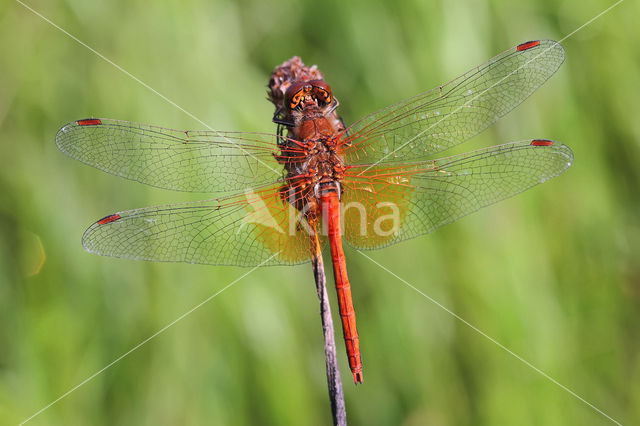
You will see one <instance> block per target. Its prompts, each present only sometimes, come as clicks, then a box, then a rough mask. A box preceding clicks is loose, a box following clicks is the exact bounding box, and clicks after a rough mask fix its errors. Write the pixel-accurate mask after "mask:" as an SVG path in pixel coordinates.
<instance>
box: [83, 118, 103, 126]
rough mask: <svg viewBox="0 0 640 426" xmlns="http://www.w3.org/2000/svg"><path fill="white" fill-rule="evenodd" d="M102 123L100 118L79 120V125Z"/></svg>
mask: <svg viewBox="0 0 640 426" xmlns="http://www.w3.org/2000/svg"><path fill="white" fill-rule="evenodd" d="M99 124H102V120H100V119H99V118H87V119H86V120H78V126H97V125H99Z"/></svg>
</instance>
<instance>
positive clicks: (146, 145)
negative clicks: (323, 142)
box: [56, 119, 298, 193]
mask: <svg viewBox="0 0 640 426" xmlns="http://www.w3.org/2000/svg"><path fill="white" fill-rule="evenodd" d="M277 139H278V136H276V135H271V134H266V133H264V134H263V133H242V132H214V131H181V130H172V129H165V128H162V127H156V126H150V125H147V124H139V123H132V122H127V121H118V120H110V119H87V120H78V121H74V122H72V123H69V124H67V125H66V126H64V127H62V128H61V129H60V131H58V134H57V135H56V144H57V145H58V148H60V150H61V151H62V152H64V153H65V154H67V155H68V156H70V157H72V158H75V159H76V160H79V161H82V162H83V163H86V164H89V165H91V166H93V167H96V168H98V169H101V170H104V171H105V172H108V173H111V174H114V175H117V176H122V177H125V178H128V179H131V180H135V181H138V182H142V183H145V184H148V185H152V186H156V187H160V188H165V189H172V190H178V191H192V192H211V193H228V192H230V191H239V190H244V189H245V188H248V187H255V186H259V185H262V184H267V183H271V182H275V181H277V180H278V179H279V178H281V177H282V166H281V165H279V164H278V161H277V160H276V159H275V158H274V155H275V154H276V153H278V151H276V149H277ZM296 155H298V153H297V152H292V153H291V156H296Z"/></svg>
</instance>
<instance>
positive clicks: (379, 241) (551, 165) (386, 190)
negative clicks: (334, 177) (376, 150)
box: [342, 140, 573, 249]
mask: <svg viewBox="0 0 640 426" xmlns="http://www.w3.org/2000/svg"><path fill="white" fill-rule="evenodd" d="M572 162H573V153H572V152H571V149H569V147H567V146H566V145H563V144H561V143H558V142H552V141H547V140H534V141H526V142H513V143H508V144H504V145H498V146H494V147H490V148H485V149H481V150H478V151H473V152H469V153H466V154H461V155H455V156H452V157H447V158H442V159H439V160H432V161H428V162H416V163H414V164H401V165H388V164H387V165H377V166H374V167H371V168H366V167H363V169H366V170H360V169H361V167H359V166H356V167H353V168H351V169H350V170H349V172H348V175H347V177H346V178H345V180H344V181H343V186H344V188H345V190H344V194H343V197H342V199H343V209H344V216H345V220H344V222H345V240H346V241H347V242H348V243H349V244H351V245H352V246H354V247H356V248H359V249H373V248H380V247H384V246H387V245H390V244H395V243H397V242H400V241H403V240H406V239H409V238H414V237H417V236H419V235H423V234H427V233H430V232H432V231H434V230H435V229H437V228H439V227H440V226H442V225H446V224H448V223H451V222H453V221H454V220H457V219H459V218H461V217H463V216H466V215H468V214H469V213H472V212H474V211H476V210H478V209H480V208H482V207H485V206H488V205H490V204H493V203H495V202H497V201H500V200H503V199H505V198H508V197H511V196H513V195H515V194H518V193H520V192H522V191H524V190H526V189H528V188H531V187H532V186H535V185H537V184H539V183H543V182H545V181H546V180H548V179H550V178H552V177H554V176H557V175H559V174H560V173H562V172H563V171H565V170H566V169H567V168H568V167H569V166H570V165H571V163H572Z"/></svg>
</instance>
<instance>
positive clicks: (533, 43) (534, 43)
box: [517, 40, 540, 52]
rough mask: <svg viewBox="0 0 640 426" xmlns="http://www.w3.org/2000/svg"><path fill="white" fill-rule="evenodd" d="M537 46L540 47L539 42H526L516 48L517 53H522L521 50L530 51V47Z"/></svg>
mask: <svg viewBox="0 0 640 426" xmlns="http://www.w3.org/2000/svg"><path fill="white" fill-rule="evenodd" d="M538 45H540V40H536V41H528V42H526V43H522V44H519V45H518V47H517V51H518V52H522V51H523V50H527V49H531V48H532V47H536V46H538Z"/></svg>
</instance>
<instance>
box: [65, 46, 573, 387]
mask: <svg viewBox="0 0 640 426" xmlns="http://www.w3.org/2000/svg"><path fill="white" fill-rule="evenodd" d="M563 61H564V49H563V48H562V46H561V45H560V44H558V43H557V42H555V41H552V40H535V41H529V42H526V43H522V44H519V45H517V46H514V47H513V48H510V49H508V50H506V51H504V52H503V53H501V54H499V55H497V56H495V57H494V58H492V59H490V60H489V61H487V62H486V63H484V64H482V65H478V66H476V67H474V68H472V69H471V70H470V71H468V72H466V73H464V74H463V75H461V76H459V77H457V78H455V79H453V80H452V81H450V82H448V83H446V84H442V85H440V86H438V87H436V88H434V89H432V90H429V91H426V92H423V93H421V94H418V95H416V96H413V97H411V98H408V99H405V100H402V101H400V102H398V103H395V104H393V105H391V106H388V107H386V108H383V109H380V110H378V111H376V112H373V113H371V114H369V115H366V116H364V117H363V118H361V119H360V120H357V121H355V122H354V123H353V124H351V125H349V126H346V125H345V124H344V122H343V121H342V119H341V118H340V116H339V115H338V113H337V108H338V105H339V102H338V100H337V98H336V97H335V96H334V95H333V93H332V91H331V87H330V86H329V85H328V84H327V83H326V82H325V81H324V77H323V75H322V73H321V72H320V71H319V70H318V69H317V67H316V66H313V67H307V66H305V65H304V64H303V63H302V62H301V60H300V59H299V58H297V57H294V58H293V59H291V60H289V61H287V62H285V63H283V64H282V65H281V66H279V67H276V69H275V70H274V72H273V74H272V76H271V80H270V82H269V90H270V92H269V98H270V100H271V101H272V102H273V103H274V105H275V107H276V111H275V113H274V116H273V120H272V121H273V122H275V123H276V124H277V131H276V132H275V133H257V132H252V133H250V132H222V131H216V130H206V131H184V130H173V129H168V128H163V127H157V126H153V125H147V124H139V123H133V122H128V121H119V120H113V119H105V118H88V119H82V120H77V121H73V122H71V123H69V124H67V125H65V126H63V127H62V128H61V129H60V130H59V131H58V133H57V135H56V144H57V146H58V148H59V149H60V150H61V151H62V152H63V153H65V154H66V155H68V156H69V157H71V158H74V159H76V160H79V161H81V162H83V163H86V164H88V165H91V166H93V167H96V168H98V169H101V170H103V171H105V172H108V173H111V174H113V175H117V176H121V177H124V178H127V179H131V180H134V181H138V182H142V183H144V184H147V185H151V186H154V187H159V188H164V189H169V190H175V191H189V192H198V193H207V194H211V195H210V196H209V198H207V199H206V200H203V201H196V202H186V203H179V204H170V205H162V206H156V207H144V208H138V209H134V210H126V211H119V212H117V213H112V214H110V215H107V216H105V217H103V218H101V219H99V220H97V221H96V222H95V223H93V224H92V225H91V226H90V227H89V228H88V229H87V230H86V232H85V233H84V235H83V237H82V243H83V245H84V247H85V249H86V250H87V251H89V252H91V253H96V254H99V255H105V256H113V257H120V258H128V259H139V260H148V261H163V262H186V263H198V264H211V265H236V266H244V267H256V266H266V265H295V264H300V263H305V262H309V261H310V260H311V259H312V258H313V256H317V255H318V253H319V252H321V250H323V249H324V248H325V247H326V246H327V245H328V246H329V249H330V253H331V258H332V264H333V270H334V279H335V284H336V290H337V295H338V304H339V312H340V317H341V321H342V326H343V335H344V340H345V348H346V352H347V357H348V360H349V367H350V369H351V372H352V374H353V379H354V382H355V383H356V384H359V383H362V382H363V371H362V357H361V353H360V346H359V336H358V333H357V328H356V320H355V309H354V305H353V300H352V296H351V285H350V282H349V278H348V274H347V267H346V258H345V254H344V250H343V242H344V243H346V244H348V245H349V246H351V247H353V248H355V249H357V250H369V249H378V248H382V247H386V246H389V245H392V244H395V243H399V242H401V241H404V240H408V239H410V238H414V237H418V236H420V235H424V234H428V233H430V232H432V231H434V230H435V229H437V228H439V227H440V226H443V225H445V224H448V223H451V222H453V221H455V220H457V219H459V218H461V217H463V216H465V215H468V214H470V213H472V212H474V211H477V210H478V209H480V208H482V207H485V206H488V205H490V204H493V203H495V202H497V201H500V200H503V199H505V198H508V197H511V196H513V195H515V194H517V193H520V192H522V191H524V190H526V189H528V188H530V187H533V186H535V185H537V184H540V183H543V182H545V181H546V180H548V179H550V178H552V177H555V176H557V175H559V174H561V173H562V172H564V171H565V170H566V169H567V168H568V167H569V166H571V164H572V162H573V153H572V151H571V149H570V148H569V147H567V146H566V145H564V144H562V143H560V142H555V141H552V140H549V139H528V140H524V141H518V142H511V143H505V144H502V145H497V146H493V147H488V148H482V149H478V150H475V151H472V152H468V153H464V154H457V155H449V156H440V155H437V154H441V153H442V152H444V151H446V150H448V149H450V148H452V147H454V146H456V145H458V144H460V143H462V142H465V141H467V140H468V139H470V138H472V137H473V136H475V135H477V134H479V133H480V132H482V131H483V130H485V129H486V128H487V127H489V126H490V125H491V124H493V123H494V122H495V121H497V120H498V119H499V118H501V117H502V116H504V115H505V114H507V113H508V112H509V111H511V110H512V109H513V108H515V107H516V106H517V105H519V104H520V103H521V102H522V101H523V100H524V99H526V98H527V97H528V96H529V95H531V94H532V93H533V92H534V91H535V90H536V89H537V88H539V87H540V86H541V85H542V84H543V83H544V82H545V81H546V80H547V79H549V78H550V77H551V75H553V74H554V73H555V72H556V71H557V70H558V68H559V67H560V65H561V64H562V63H563ZM212 197H214V198H212Z"/></svg>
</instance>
